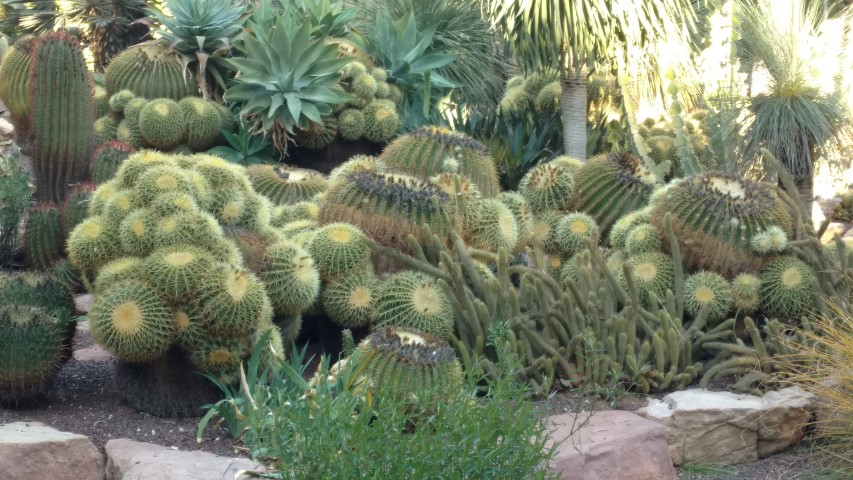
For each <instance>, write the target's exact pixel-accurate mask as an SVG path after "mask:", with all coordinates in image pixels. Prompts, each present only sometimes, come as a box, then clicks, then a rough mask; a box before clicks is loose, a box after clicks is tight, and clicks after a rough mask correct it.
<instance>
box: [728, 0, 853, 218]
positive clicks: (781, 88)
mask: <svg viewBox="0 0 853 480" xmlns="http://www.w3.org/2000/svg"><path fill="white" fill-rule="evenodd" d="M740 4H741V12H740V16H741V22H740V32H739V33H740V37H741V43H740V45H739V50H740V55H741V57H742V58H743V59H744V60H745V61H746V62H749V63H754V64H755V65H756V67H757V68H756V70H757V72H756V73H758V74H761V73H763V74H766V76H767V77H769V82H768V84H767V87H766V88H765V89H764V91H762V92H761V93H759V94H758V95H756V96H754V97H753V98H751V99H750V103H749V110H750V113H751V118H749V119H748V120H750V121H751V122H750V123H749V128H748V129H747V131H746V138H745V142H744V143H745V149H744V152H745V155H744V156H743V163H744V165H743V168H747V167H748V166H749V165H750V164H751V163H752V162H754V161H755V160H756V159H757V158H759V149H761V148H762V147H763V148H767V149H768V150H769V151H770V152H771V153H772V154H773V155H774V156H775V157H776V158H777V159H778V160H779V161H780V162H781V164H782V165H783V166H784V167H785V168H786V169H787V170H788V171H789V172H790V173H791V174H792V176H793V177H794V180H795V181H796V183H797V187H798V188H799V189H800V194H801V196H802V198H803V200H804V201H805V202H806V203H807V204H808V205H810V204H811V201H812V197H813V189H814V164H815V160H816V158H815V157H816V154H817V153H818V152H819V151H820V150H821V149H822V148H823V147H827V146H841V145H843V144H844V143H846V142H848V141H849V140H850V138H851V126H850V120H849V112H848V111H847V108H846V106H845V104H844V102H843V101H842V99H841V98H840V95H839V94H838V93H839V92H836V91H835V88H834V87H833V86H832V85H828V86H826V85H820V82H818V81H817V79H818V78H819V77H820V76H821V73H822V72H824V71H825V70H826V69H828V68H831V67H830V65H831V63H830V62H829V61H828V59H826V58H823V57H824V56H823V55H821V52H822V50H823V49H825V46H826V45H832V44H837V43H838V41H839V40H838V39H834V38H827V34H826V32H827V29H826V28H825V27H826V26H827V24H828V17H827V16H826V12H824V11H823V8H822V6H821V5H820V4H817V3H814V4H813V5H811V6H808V5H805V4H804V2H803V1H801V0H784V1H780V0H774V1H772V2H771V1H769V0H760V1H759V2H757V4H753V3H752V2H746V1H741V2H740ZM850 16H851V15H850V13H849V12H848V13H845V14H844V15H842V18H841V19H840V21H841V22H843V24H847V23H848V22H849V20H850Z"/></svg>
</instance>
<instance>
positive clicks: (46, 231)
mask: <svg viewBox="0 0 853 480" xmlns="http://www.w3.org/2000/svg"><path fill="white" fill-rule="evenodd" d="M62 243H63V236H62V224H61V221H60V215H59V207H58V206H57V205H56V204H55V203H51V202H47V203H39V204H37V205H36V206H35V207H34V208H33V209H32V211H31V212H30V218H29V220H27V229H26V231H25V233H24V252H25V253H26V255H27V263H28V264H29V265H30V266H31V267H34V268H49V267H50V266H52V265H53V264H54V263H56V262H57V261H58V260H59V259H60V258H61V257H62Z"/></svg>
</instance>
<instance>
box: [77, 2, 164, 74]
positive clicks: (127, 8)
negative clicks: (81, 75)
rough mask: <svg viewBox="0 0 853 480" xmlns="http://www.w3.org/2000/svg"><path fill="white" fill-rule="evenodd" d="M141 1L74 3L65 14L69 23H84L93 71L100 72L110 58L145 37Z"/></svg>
mask: <svg viewBox="0 0 853 480" xmlns="http://www.w3.org/2000/svg"><path fill="white" fill-rule="evenodd" d="M146 3H147V2H146V1H145V0H74V1H72V2H71V3H70V5H69V8H68V10H67V11H66V12H65V14H66V15H67V16H68V19H69V20H70V21H71V22H81V23H85V24H86V25H87V27H88V31H87V32H86V44H87V45H88V46H89V49H91V50H92V56H93V57H94V60H95V70H96V71H103V69H104V67H106V66H107V64H109V63H110V60H112V58H113V57H115V56H116V55H118V53H119V52H121V51H122V50H124V49H126V48H127V47H129V46H131V45H133V44H136V43H140V42H142V41H143V40H144V39H145V37H146V36H147V35H148V26H147V25H145V24H144V23H143V22H139V21H138V20H140V19H145V18H146V15H145V14H146V11H145V6H146Z"/></svg>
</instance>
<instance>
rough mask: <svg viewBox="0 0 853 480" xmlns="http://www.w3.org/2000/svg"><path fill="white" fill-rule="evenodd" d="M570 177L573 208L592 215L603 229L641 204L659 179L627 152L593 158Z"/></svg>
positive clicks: (604, 230) (646, 200) (646, 201)
mask: <svg viewBox="0 0 853 480" xmlns="http://www.w3.org/2000/svg"><path fill="white" fill-rule="evenodd" d="M572 178H573V180H574V188H573V190H572V201H571V203H572V207H574V208H575V209H577V210H579V211H582V212H586V213H588V214H590V215H591V216H592V217H593V218H595V221H596V222H597V223H598V225H599V227H600V228H601V231H602V232H607V231H608V230H609V229H610V227H611V226H612V225H613V223H615V222H616V220H617V219H619V218H620V217H623V216H624V215H626V214H628V213H630V212H632V211H634V210H639V209H640V208H642V207H644V206H645V205H646V204H647V203H648V201H649V197H650V196H651V193H652V191H653V190H654V189H655V187H656V186H658V185H659V183H660V181H661V179H659V178H658V177H657V176H656V175H655V174H654V173H653V172H652V171H651V170H649V169H648V168H646V165H645V164H644V163H643V161H642V160H640V159H639V158H637V157H635V156H633V155H631V154H629V153H626V152H623V153H610V154H602V155H600V156H597V157H593V158H591V159H589V160H588V161H587V162H586V163H585V164H584V165H583V166H582V167H580V168H578V169H577V171H575V172H574V175H573V176H572Z"/></svg>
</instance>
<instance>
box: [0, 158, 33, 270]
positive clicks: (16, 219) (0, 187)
mask: <svg viewBox="0 0 853 480" xmlns="http://www.w3.org/2000/svg"><path fill="white" fill-rule="evenodd" d="M17 155H20V153H19V152H18V153H17ZM29 180H30V176H29V175H28V174H27V172H26V171H25V170H24V169H23V167H21V165H20V164H19V163H18V160H17V159H15V158H14V157H13V158H6V157H2V156H0V269H2V270H7V269H9V267H11V266H12V264H13V262H14V261H15V258H16V256H17V254H18V253H19V252H20V249H21V246H22V245H21V221H22V220H23V218H24V215H25V214H26V211H27V209H28V208H29V206H30V201H31V198H32V195H33V192H32V189H31V188H30V185H29Z"/></svg>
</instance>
